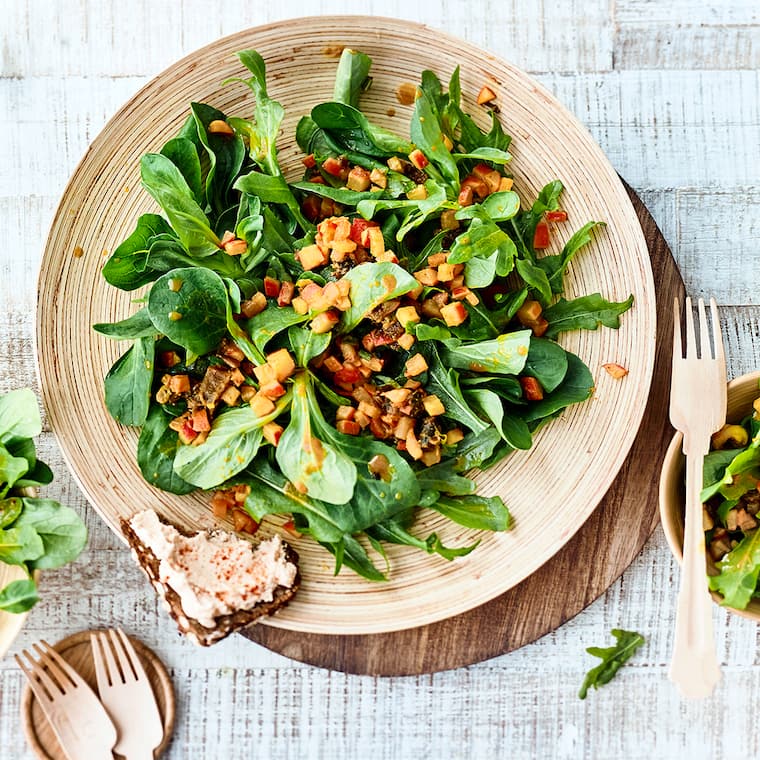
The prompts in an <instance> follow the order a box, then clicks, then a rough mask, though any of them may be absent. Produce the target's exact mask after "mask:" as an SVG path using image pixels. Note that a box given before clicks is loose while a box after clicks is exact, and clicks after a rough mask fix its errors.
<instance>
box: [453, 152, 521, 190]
mask: <svg viewBox="0 0 760 760" xmlns="http://www.w3.org/2000/svg"><path fill="white" fill-rule="evenodd" d="M451 155H452V157H453V158H454V160H455V161H465V160H467V159H473V160H475V161H488V162H490V163H492V164H497V165H498V166H504V164H508V163H509V162H510V161H511V160H512V154H511V153H509V152H508V151H506V150H502V149H500V148H492V147H487V146H484V147H482V148H475V150H473V151H471V152H470V153H452V154H451ZM489 198H490V196H489Z"/></svg>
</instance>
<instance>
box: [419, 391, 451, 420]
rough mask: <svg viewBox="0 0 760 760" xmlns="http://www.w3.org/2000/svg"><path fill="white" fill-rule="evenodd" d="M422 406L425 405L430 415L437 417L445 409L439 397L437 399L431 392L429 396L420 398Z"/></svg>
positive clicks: (443, 412)
mask: <svg viewBox="0 0 760 760" xmlns="http://www.w3.org/2000/svg"><path fill="white" fill-rule="evenodd" d="M422 406H424V407H425V411H426V412H427V413H428V414H429V415H430V416H431V417H437V416H438V415H441V414H445V413H446V409H445V407H444V406H443V403H442V402H441V399H439V398H438V396H436V395H435V394H432V393H431V394H430V395H429V396H425V398H423V399H422Z"/></svg>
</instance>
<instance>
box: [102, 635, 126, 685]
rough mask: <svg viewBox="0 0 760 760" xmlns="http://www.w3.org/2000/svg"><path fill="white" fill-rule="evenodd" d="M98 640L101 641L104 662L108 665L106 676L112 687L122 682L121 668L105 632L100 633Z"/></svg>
mask: <svg viewBox="0 0 760 760" xmlns="http://www.w3.org/2000/svg"><path fill="white" fill-rule="evenodd" d="M97 636H98V640H99V641H100V648H101V649H102V650H103V656H104V661H105V665H106V674H107V676H108V681H109V683H110V684H111V685H113V684H115V683H117V682H118V681H121V675H120V674H119V668H118V667H116V660H114V658H113V652H112V651H111V645H110V644H109V643H108V637H107V636H106V634H105V632H104V631H99V632H98V634H97Z"/></svg>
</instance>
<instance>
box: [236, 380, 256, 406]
mask: <svg viewBox="0 0 760 760" xmlns="http://www.w3.org/2000/svg"><path fill="white" fill-rule="evenodd" d="M255 395H256V389H255V388H254V387H253V386H252V385H244V386H243V387H242V388H241V389H240V398H242V399H243V401H244V402H245V403H246V404H247V403H248V402H249V401H250V400H251V399H252V398H253V397H254V396H255Z"/></svg>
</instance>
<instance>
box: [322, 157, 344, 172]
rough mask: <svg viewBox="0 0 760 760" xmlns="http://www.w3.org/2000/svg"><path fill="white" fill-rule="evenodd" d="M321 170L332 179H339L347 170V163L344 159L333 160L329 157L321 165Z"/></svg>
mask: <svg viewBox="0 0 760 760" xmlns="http://www.w3.org/2000/svg"><path fill="white" fill-rule="evenodd" d="M322 168H323V169H324V170H325V171H326V172H327V173H328V174H332V176H333V177H340V176H342V175H343V174H345V173H346V172H347V170H348V161H346V159H345V158H344V159H340V158H334V157H333V156H329V157H328V158H326V159H325V160H324V162H323V164H322Z"/></svg>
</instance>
